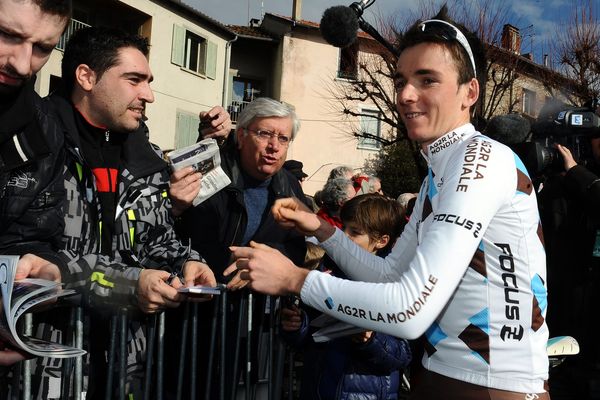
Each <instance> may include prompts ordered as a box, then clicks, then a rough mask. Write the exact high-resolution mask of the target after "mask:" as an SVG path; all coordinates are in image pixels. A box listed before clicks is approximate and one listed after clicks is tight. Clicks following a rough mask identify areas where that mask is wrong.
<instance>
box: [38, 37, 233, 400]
mask: <svg viewBox="0 0 600 400" xmlns="http://www.w3.org/2000/svg"><path fill="white" fill-rule="evenodd" d="M147 54H148V42H147V41H146V39H144V38H141V37H139V36H137V35H132V34H128V33H125V32H123V31H120V30H117V29H111V28H84V29H81V30H79V31H77V32H75V33H74V34H73V36H72V37H71V39H70V40H69V42H68V44H67V46H66V48H65V53H64V56H63V65H62V73H63V77H64V78H66V82H67V91H66V92H65V93H57V94H55V95H53V96H52V97H51V98H50V102H51V103H52V106H53V108H54V110H55V113H56V114H57V116H58V119H59V121H60V123H61V125H62V128H63V130H64V134H65V147H66V150H67V161H66V170H65V175H64V179H65V181H64V183H65V187H66V190H67V201H66V206H65V213H66V215H65V225H66V226H65V231H64V234H63V243H64V249H63V251H62V253H61V255H63V256H64V257H65V258H66V259H68V266H69V275H68V276H65V277H63V278H64V280H66V281H67V282H68V284H69V286H70V287H75V288H76V287H78V286H79V287H80V289H81V290H82V292H83V298H84V299H83V302H84V307H85V308H86V310H87V314H88V315H89V332H90V336H89V340H88V341H86V344H88V346H87V350H88V352H89V354H90V370H89V374H90V376H89V380H88V381H89V388H88V392H87V398H92V399H96V398H104V397H105V395H107V396H108V397H111V398H116V397H117V396H120V395H118V394H117V393H116V392H115V393H106V394H105V393H104V390H105V388H106V382H107V379H109V378H112V377H108V376H107V372H106V369H107V365H106V358H107V355H106V351H107V349H108V340H109V337H110V334H109V332H110V330H109V326H110V323H109V322H110V318H109V317H110V316H113V318H112V324H114V323H116V319H115V318H114V316H116V315H118V314H120V313H122V312H126V313H127V315H128V317H129V323H128V326H127V330H128V335H127V341H128V343H127V349H128V350H127V351H128V354H127V364H128V365H127V371H128V373H127V385H126V386H127V387H126V391H127V393H128V394H129V395H131V396H134V398H141V396H142V387H141V383H142V382H141V376H143V361H144V359H145V351H146V350H145V349H146V340H145V321H146V318H145V316H144V315H143V314H142V313H155V312H157V311H159V310H162V309H164V308H166V307H177V306H178V305H179V304H180V303H181V302H182V301H184V300H185V299H186V298H185V296H184V295H182V294H180V293H178V291H177V289H178V288H179V287H181V286H182V285H183V284H185V285H192V284H205V285H210V286H214V285H215V284H216V282H215V279H214V274H213V273H212V271H211V270H210V268H209V267H208V266H207V265H206V264H204V263H203V262H201V260H202V259H201V257H200V256H199V254H198V253H197V252H196V251H193V250H191V249H189V247H188V246H184V245H183V244H182V243H181V242H180V241H179V239H178V238H177V237H176V235H175V232H174V229H173V222H174V221H173V217H172V214H171V203H170V199H169V197H168V196H167V189H168V182H169V169H168V164H167V163H166V162H165V161H164V159H163V156H162V153H161V151H160V150H159V149H158V148H157V147H156V146H154V145H152V144H151V143H150V142H149V140H148V129H147V127H146V125H145V124H144V122H143V117H144V110H145V107H146V105H147V104H148V103H152V102H153V101H154V95H153V92H152V90H151V88H150V82H152V80H153V76H152V72H151V71H150V67H149V65H148V60H147V59H146V55H147ZM221 110H222V109H221ZM222 113H223V115H221V116H220V117H221V118H223V119H224V121H225V122H226V120H228V116H227V115H226V113H225V112H224V111H222ZM174 276H180V278H178V279H173V277H174ZM56 322H57V321H56V319H53V320H52V323H56ZM44 361H46V360H44ZM42 364H43V363H42ZM46 365H47V366H49V365H48V364H46ZM41 370H44V373H43V377H40V376H39V375H42V374H41V373H36V375H38V376H36V379H46V378H48V379H49V381H52V376H51V374H54V372H52V371H49V370H47V369H44V367H43V366H40V367H38V370H37V372H40V371H41ZM54 370H55V369H54ZM46 371H48V372H46ZM55 379H56V378H55ZM113 379H114V380H113V381H116V378H113ZM35 386H37V385H35ZM41 389H42V390H44V391H46V392H45V393H38V395H40V396H42V397H44V398H56V397H57V396H60V391H57V385H56V384H54V385H53V384H50V385H47V384H44V385H43V387H42V388H41ZM111 389H112V388H111ZM50 391H52V393H49V392H50Z"/></svg>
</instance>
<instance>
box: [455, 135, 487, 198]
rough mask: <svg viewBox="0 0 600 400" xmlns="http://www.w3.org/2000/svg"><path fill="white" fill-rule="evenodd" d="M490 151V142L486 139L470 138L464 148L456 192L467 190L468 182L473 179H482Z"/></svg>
mask: <svg viewBox="0 0 600 400" xmlns="http://www.w3.org/2000/svg"><path fill="white" fill-rule="evenodd" d="M491 153H492V142H488V141H487V140H472V141H471V142H470V143H469V144H468V145H467V149H466V150H465V156H464V159H463V165H462V172H461V174H460V178H458V185H456V191H457V192H466V191H468V190H469V183H470V182H471V181H473V180H477V179H483V178H484V177H485V175H484V174H485V171H486V168H487V162H488V160H489V159H490V154H491Z"/></svg>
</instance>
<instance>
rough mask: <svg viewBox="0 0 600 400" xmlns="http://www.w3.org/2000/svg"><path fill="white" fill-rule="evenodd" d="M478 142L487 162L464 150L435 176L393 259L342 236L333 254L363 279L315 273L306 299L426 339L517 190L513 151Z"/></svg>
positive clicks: (345, 317)
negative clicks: (472, 158)
mask: <svg viewBox="0 0 600 400" xmlns="http://www.w3.org/2000/svg"><path fill="white" fill-rule="evenodd" d="M475 143H476V145H477V146H478V149H477V151H476V154H477V155H479V156H481V155H485V158H486V162H481V163H479V164H480V166H477V165H478V163H475V165H467V164H472V163H469V162H467V160H468V158H467V157H466V156H465V153H464V152H456V153H455V154H454V155H453V157H452V158H450V159H449V160H448V165H447V166H446V168H445V171H446V172H445V173H444V175H443V176H442V177H441V178H438V179H436V180H435V181H434V180H433V177H432V176H431V175H430V176H429V178H428V179H429V184H428V185H427V186H428V187H425V188H422V190H421V193H420V194H419V199H418V203H419V204H420V205H421V206H420V207H418V208H417V209H416V210H415V212H413V214H412V217H411V223H410V224H409V226H408V231H407V232H405V233H404V234H403V235H402V237H401V239H400V240H399V242H398V243H397V245H396V246H395V247H394V249H393V251H392V253H391V254H390V256H388V257H387V258H386V259H381V260H378V259H377V257H374V256H369V255H367V254H366V252H363V251H360V250H359V249H357V246H356V245H354V244H353V243H352V242H351V241H350V240H346V239H344V238H342V237H341V233H340V232H336V235H334V237H332V238H331V239H332V240H331V241H330V242H328V243H324V247H325V249H326V250H327V252H328V254H329V255H330V256H331V257H332V258H333V260H334V261H335V262H336V264H337V265H338V266H339V267H340V268H342V269H343V270H344V271H345V272H347V273H348V274H349V276H351V277H352V278H353V279H362V280H363V281H349V280H343V279H339V278H335V277H332V276H329V275H326V274H323V273H320V272H318V271H312V272H310V273H309V274H308V276H307V279H306V281H305V283H304V286H303V288H302V291H301V296H302V300H303V301H304V302H305V303H307V304H308V305H310V306H311V307H314V308H316V309H318V310H320V311H322V312H324V313H327V314H329V315H332V316H333V317H335V318H337V319H340V320H342V321H345V322H348V323H350V324H353V325H357V326H360V327H364V328H367V329H371V330H375V331H380V332H383V333H387V334H390V335H394V336H399V337H404V338H409V339H414V338H417V337H419V336H420V335H422V334H423V333H424V332H425V330H426V329H427V328H428V327H429V326H430V325H431V324H432V322H433V321H434V320H435V319H436V318H437V317H438V315H439V314H440V312H442V311H443V309H444V307H445V305H446V304H447V303H448V301H449V300H450V298H451V297H452V295H453V293H454V291H455V290H456V288H457V286H458V284H459V282H460V281H461V278H462V276H463V275H464V273H465V271H466V269H467V267H468V266H469V264H470V263H471V260H473V259H474V256H475V255H476V254H475V253H476V250H477V249H478V247H479V246H480V244H481V241H482V238H483V235H484V233H485V231H486V229H487V227H488V225H489V223H490V221H491V220H492V218H494V216H495V214H496V213H497V211H498V210H499V208H500V206H501V205H502V204H503V203H504V202H506V201H508V199H510V197H511V196H513V194H514V193H515V189H516V185H517V183H516V174H515V172H514V171H515V160H514V155H513V154H512V152H510V150H508V149H507V148H505V147H504V146H502V145H500V144H498V143H495V142H489V141H487V140H485V139H478V140H475ZM486 146H495V147H496V148H488V147H486ZM490 153H491V154H490ZM436 182H437V183H436ZM440 182H442V184H441V185H440V184H439V183H440ZM436 196H439V198H437V199H435V203H436V204H439V206H438V207H437V209H436V210H435V212H433V211H432V207H431V204H432V200H433V199H434V197H436ZM419 225H420V226H419ZM424 226H425V228H424ZM417 243H418V245H417ZM411 249H412V250H411ZM404 252H406V253H404ZM405 262H406V263H407V265H404V263H405ZM378 269H381V272H379V273H378ZM365 281H368V282H365ZM375 282H378V283H375Z"/></svg>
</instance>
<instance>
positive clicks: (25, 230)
mask: <svg viewBox="0 0 600 400" xmlns="http://www.w3.org/2000/svg"><path fill="white" fill-rule="evenodd" d="M70 15H71V1H70V0H25V1H17V0H3V1H1V2H0V254H13V255H20V256H22V257H21V259H20V260H19V264H18V271H17V278H24V277H27V276H30V277H40V278H47V279H51V280H55V281H60V279H61V274H60V270H59V266H60V259H59V258H58V256H57V254H56V251H57V250H58V248H59V246H60V237H61V234H62V230H63V226H64V224H63V213H62V207H61V206H62V200H63V197H64V186H63V180H62V167H63V163H64V151H63V149H62V147H63V138H62V133H61V131H60V130H59V129H58V127H57V125H56V123H55V121H54V119H53V118H52V117H51V116H49V115H48V111H47V108H46V106H45V105H44V104H42V101H41V99H40V97H39V96H38V95H37V94H36V93H35V92H34V89H33V84H34V78H33V77H34V76H35V74H36V73H37V72H38V71H39V70H40V69H41V68H42V66H43V65H44V64H45V63H46V61H48V58H49V57H50V53H51V52H52V50H53V49H54V46H56V44H57V43H58V40H59V39H60V35H61V34H62V32H63V30H64V29H65V26H66V24H67V22H68V21H69V17H70ZM63 267H64V265H63ZM22 358H23V357H22V356H21V354H19V353H17V352H15V351H11V350H4V346H3V345H2V343H1V342H0V365H8V364H12V363H14V362H16V361H18V360H20V359H22Z"/></svg>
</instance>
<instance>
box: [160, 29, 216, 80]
mask: <svg viewBox="0 0 600 400" xmlns="http://www.w3.org/2000/svg"><path fill="white" fill-rule="evenodd" d="M217 55H218V45H217V44H216V43H214V42H211V41H209V40H207V39H206V38H204V37H202V36H200V35H198V34H196V33H194V32H192V31H190V30H188V29H186V28H185V27H183V26H179V25H173V45H172V49H171V62H172V63H173V64H175V65H178V66H180V67H182V68H184V69H187V70H189V71H192V72H195V73H197V74H200V75H204V76H206V77H208V78H210V79H216V77H217Z"/></svg>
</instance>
